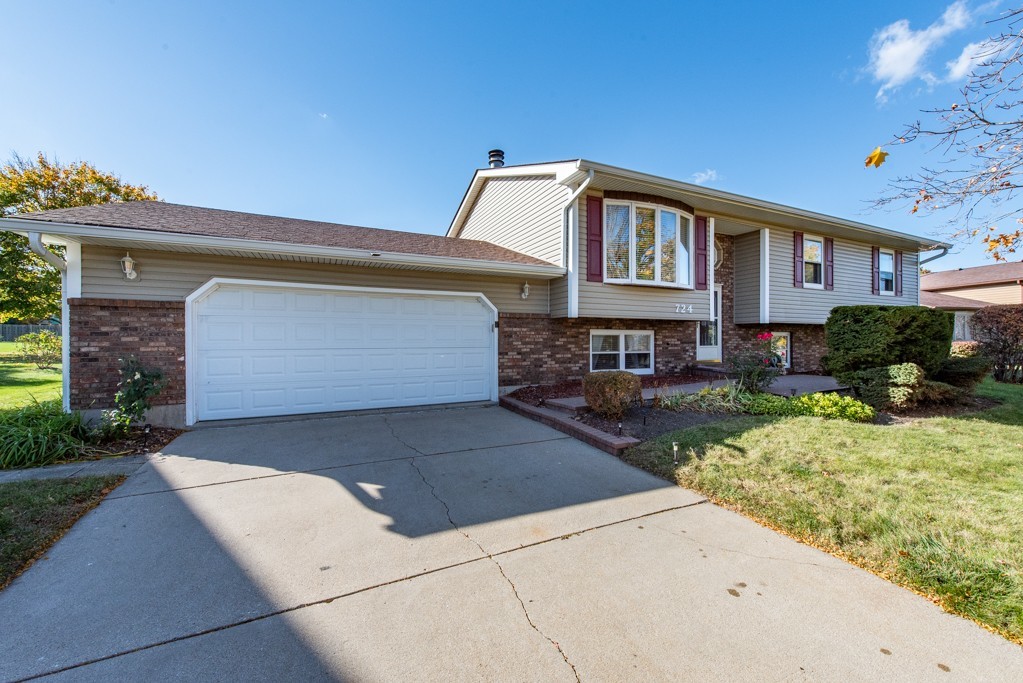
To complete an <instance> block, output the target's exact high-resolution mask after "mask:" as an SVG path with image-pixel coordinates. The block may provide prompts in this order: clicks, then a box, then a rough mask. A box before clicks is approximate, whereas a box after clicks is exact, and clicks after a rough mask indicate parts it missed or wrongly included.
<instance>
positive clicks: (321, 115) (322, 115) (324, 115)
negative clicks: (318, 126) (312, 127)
mask: <svg viewBox="0 0 1023 683" xmlns="http://www.w3.org/2000/svg"><path fill="white" fill-rule="evenodd" d="M320 118H321V119H326V118H329V117H328V116H327V115H326V114H320Z"/></svg>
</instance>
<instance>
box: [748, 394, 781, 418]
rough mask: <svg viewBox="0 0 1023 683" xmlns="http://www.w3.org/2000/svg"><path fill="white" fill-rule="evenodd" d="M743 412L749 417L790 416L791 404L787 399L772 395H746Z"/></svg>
mask: <svg viewBox="0 0 1023 683" xmlns="http://www.w3.org/2000/svg"><path fill="white" fill-rule="evenodd" d="M743 412H746V413H749V414H750V415H792V414H793V411H792V404H791V403H789V400H788V399H787V398H784V397H782V396H775V395H774V394H746V398H745V401H744V403H743Z"/></svg>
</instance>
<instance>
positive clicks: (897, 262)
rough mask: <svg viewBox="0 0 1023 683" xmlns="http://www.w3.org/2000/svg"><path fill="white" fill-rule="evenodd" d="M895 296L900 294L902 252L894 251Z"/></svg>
mask: <svg viewBox="0 0 1023 683" xmlns="http://www.w3.org/2000/svg"><path fill="white" fill-rule="evenodd" d="M895 296H902V252H901V251H897V252H895Z"/></svg>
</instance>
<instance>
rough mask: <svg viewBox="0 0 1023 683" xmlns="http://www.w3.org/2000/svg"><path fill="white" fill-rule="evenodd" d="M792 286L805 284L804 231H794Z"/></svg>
mask: <svg viewBox="0 0 1023 683" xmlns="http://www.w3.org/2000/svg"><path fill="white" fill-rule="evenodd" d="M792 286H793V287H802V286H803V233H801V232H794V233H792Z"/></svg>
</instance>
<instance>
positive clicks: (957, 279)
mask: <svg viewBox="0 0 1023 683" xmlns="http://www.w3.org/2000/svg"><path fill="white" fill-rule="evenodd" d="M1015 280H1023V261H1014V262H1012V263H996V264H993V265H990V266H976V267H975V268H960V269H959V270H943V271H940V272H937V273H927V274H926V275H924V276H923V277H921V278H920V289H925V290H931V291H933V290H936V289H952V288H953V287H972V286H973V285H990V284H995V283H998V282H1013V281H1015Z"/></svg>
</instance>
